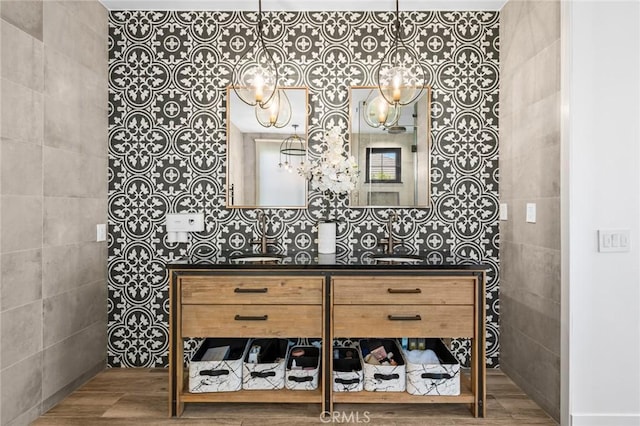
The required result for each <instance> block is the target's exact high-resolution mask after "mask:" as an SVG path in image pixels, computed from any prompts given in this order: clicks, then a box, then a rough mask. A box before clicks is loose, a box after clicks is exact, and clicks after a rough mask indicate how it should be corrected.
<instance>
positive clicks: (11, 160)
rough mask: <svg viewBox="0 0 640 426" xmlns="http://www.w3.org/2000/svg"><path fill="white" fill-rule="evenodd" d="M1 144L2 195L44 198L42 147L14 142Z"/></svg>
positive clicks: (5, 141)
mask: <svg viewBox="0 0 640 426" xmlns="http://www.w3.org/2000/svg"><path fill="white" fill-rule="evenodd" d="M0 144H1V145H2V148H1V149H2V157H1V162H0V167H1V170H0V175H1V178H0V182H2V185H1V188H2V189H1V190H2V194H4V195H34V196H42V146H41V145H34V144H31V143H26V142H22V141H14V140H2V141H0Z"/></svg>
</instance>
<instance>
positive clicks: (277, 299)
mask: <svg viewBox="0 0 640 426" xmlns="http://www.w3.org/2000/svg"><path fill="white" fill-rule="evenodd" d="M323 282H324V279H323V278H322V277H264V276H255V277H254V276H243V277H229V276H208V277H184V278H182V279H181V285H182V304H212V303H215V304H222V305H226V304H232V305H233V304H236V305H241V304H243V305H244V304H247V305H252V304H257V305H268V304H281V305H284V304H290V303H291V304H296V305H320V304H322V284H323Z"/></svg>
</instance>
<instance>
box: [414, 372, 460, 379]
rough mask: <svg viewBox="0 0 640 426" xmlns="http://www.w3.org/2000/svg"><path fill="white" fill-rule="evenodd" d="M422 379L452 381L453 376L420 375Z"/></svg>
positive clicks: (447, 374)
mask: <svg viewBox="0 0 640 426" xmlns="http://www.w3.org/2000/svg"><path fill="white" fill-rule="evenodd" d="M420 377H422V378H423V379H434V380H442V379H452V378H453V376H452V375H451V374H449V373H422V376H420Z"/></svg>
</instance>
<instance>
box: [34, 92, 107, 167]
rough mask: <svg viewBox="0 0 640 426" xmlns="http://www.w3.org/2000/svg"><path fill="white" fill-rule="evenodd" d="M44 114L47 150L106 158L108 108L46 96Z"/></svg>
mask: <svg viewBox="0 0 640 426" xmlns="http://www.w3.org/2000/svg"><path fill="white" fill-rule="evenodd" d="M44 110H45V117H44V135H45V137H44V139H45V145H46V146H51V147H55V148H63V149H67V150H70V151H76V152H81V153H86V154H90V155H95V156H102V157H106V154H107V148H106V147H107V146H108V145H107V132H106V130H102V131H101V130H100V129H106V126H107V121H108V118H107V110H106V107H97V106H94V105H89V104H87V103H85V102H69V101H68V100H67V99H64V98H55V97H51V96H46V97H45V99H44Z"/></svg>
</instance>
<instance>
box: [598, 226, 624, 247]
mask: <svg viewBox="0 0 640 426" xmlns="http://www.w3.org/2000/svg"><path fill="white" fill-rule="evenodd" d="M598 251H599V252H600V253H624V252H628V251H631V230H629V229H599V230H598Z"/></svg>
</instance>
